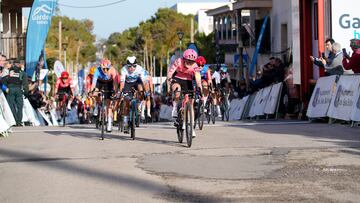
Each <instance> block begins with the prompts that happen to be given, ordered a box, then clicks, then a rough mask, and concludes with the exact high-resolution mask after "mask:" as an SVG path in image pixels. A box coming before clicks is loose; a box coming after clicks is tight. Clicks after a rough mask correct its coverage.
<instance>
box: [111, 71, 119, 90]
mask: <svg viewBox="0 0 360 203" xmlns="http://www.w3.org/2000/svg"><path fill="white" fill-rule="evenodd" d="M109 74H110V77H111V78H112V80H113V90H114V91H115V92H116V91H117V88H118V86H117V84H118V82H117V80H118V73H117V71H116V70H115V68H113V67H111V68H110V70H109Z"/></svg>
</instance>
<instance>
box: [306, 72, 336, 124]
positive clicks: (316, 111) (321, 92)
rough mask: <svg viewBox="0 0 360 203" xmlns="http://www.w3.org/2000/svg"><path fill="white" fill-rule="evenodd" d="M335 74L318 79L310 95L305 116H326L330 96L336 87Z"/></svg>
mask: <svg viewBox="0 0 360 203" xmlns="http://www.w3.org/2000/svg"><path fill="white" fill-rule="evenodd" d="M336 77H337V76H336V75H333V76H329V77H321V78H319V79H318V81H317V83H316V86H315V88H314V91H313V93H312V95H311V99H310V102H309V106H308V109H307V113H306V116H307V117H309V118H320V117H326V115H327V112H328V110H329V106H330V102H331V97H332V95H333V94H334V91H335V87H336V83H335V81H336Z"/></svg>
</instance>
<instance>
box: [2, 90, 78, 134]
mask: <svg viewBox="0 0 360 203" xmlns="http://www.w3.org/2000/svg"><path fill="white" fill-rule="evenodd" d="M22 111H23V118H22V122H23V123H30V125H32V126H44V125H48V126H58V125H59V123H58V122H57V120H58V116H57V115H56V111H55V109H52V110H50V112H49V113H45V111H44V110H43V109H34V108H33V107H32V106H31V104H30V102H29V100H28V99H26V98H24V105H23V109H22ZM65 123H66V124H74V123H79V119H78V116H77V110H76V108H73V109H72V110H71V111H68V113H67V117H66V118H65ZM15 124H16V122H15V118H14V116H13V114H12V112H11V109H10V106H9V104H8V102H7V100H6V97H5V95H4V93H3V92H0V135H3V136H8V132H9V130H10V128H11V126H14V125H15Z"/></svg>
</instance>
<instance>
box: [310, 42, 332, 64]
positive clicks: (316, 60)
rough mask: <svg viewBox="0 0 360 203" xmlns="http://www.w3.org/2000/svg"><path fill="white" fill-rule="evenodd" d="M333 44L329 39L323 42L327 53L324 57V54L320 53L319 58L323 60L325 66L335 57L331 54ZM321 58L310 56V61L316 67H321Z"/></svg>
mask: <svg viewBox="0 0 360 203" xmlns="http://www.w3.org/2000/svg"><path fill="white" fill-rule="evenodd" d="M334 43H335V40H333V39H331V38H329V39H326V40H325V48H326V50H327V51H328V52H329V54H328V56H327V57H326V56H325V53H321V58H323V59H325V61H326V64H331V62H332V60H333V59H334V57H335V55H334V53H333V44H334ZM321 58H316V57H314V56H310V60H311V61H312V62H313V63H314V64H315V65H317V66H319V67H323V68H324V64H323V63H322V60H321Z"/></svg>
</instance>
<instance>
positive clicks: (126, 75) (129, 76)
mask: <svg viewBox="0 0 360 203" xmlns="http://www.w3.org/2000/svg"><path fill="white" fill-rule="evenodd" d="M139 79H140V80H142V81H145V80H146V76H145V69H144V68H143V67H141V66H139V65H136V68H135V70H134V71H133V72H132V73H130V72H129V70H128V67H127V66H126V65H125V66H124V67H123V68H122V69H121V77H120V81H121V82H126V83H134V82H136V81H138V80H139Z"/></svg>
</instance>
